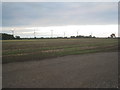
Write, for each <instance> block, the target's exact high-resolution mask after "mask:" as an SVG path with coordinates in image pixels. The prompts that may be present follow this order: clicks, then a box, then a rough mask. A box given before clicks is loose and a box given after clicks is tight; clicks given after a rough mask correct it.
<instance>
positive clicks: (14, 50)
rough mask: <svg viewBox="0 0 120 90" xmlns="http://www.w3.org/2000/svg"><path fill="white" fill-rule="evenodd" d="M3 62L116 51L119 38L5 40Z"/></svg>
mask: <svg viewBox="0 0 120 90" xmlns="http://www.w3.org/2000/svg"><path fill="white" fill-rule="evenodd" d="M2 45H3V47H2V56H3V57H2V58H3V60H2V62H3V63H9V62H20V61H30V60H42V59H45V58H52V57H58V56H65V55H74V54H85V53H95V52H105V51H116V50H117V47H118V40H117V39H95V38H85V39H37V40H36V39H35V40H3V41H2Z"/></svg>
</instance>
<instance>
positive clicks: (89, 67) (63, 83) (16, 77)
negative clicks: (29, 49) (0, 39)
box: [3, 52, 118, 88]
mask: <svg viewBox="0 0 120 90" xmlns="http://www.w3.org/2000/svg"><path fill="white" fill-rule="evenodd" d="M117 86H118V53H117V52H106V53H95V54H84V55H70V56H64V57H58V58H54V59H45V60H41V61H30V62H17V63H9V64H3V88H117Z"/></svg>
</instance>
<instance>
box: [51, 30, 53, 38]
mask: <svg viewBox="0 0 120 90" xmlns="http://www.w3.org/2000/svg"><path fill="white" fill-rule="evenodd" d="M51 38H53V30H51Z"/></svg>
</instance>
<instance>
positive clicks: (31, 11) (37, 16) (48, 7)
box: [2, 2, 118, 37]
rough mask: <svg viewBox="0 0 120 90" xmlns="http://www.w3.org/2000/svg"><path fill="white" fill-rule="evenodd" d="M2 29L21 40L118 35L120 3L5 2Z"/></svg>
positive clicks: (3, 4)
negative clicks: (18, 36)
mask: <svg viewBox="0 0 120 90" xmlns="http://www.w3.org/2000/svg"><path fill="white" fill-rule="evenodd" d="M2 27H3V31H2V32H5V33H9V34H11V30H13V29H14V33H15V35H20V36H21V37H33V36H34V30H35V32H36V36H37V37H50V36H51V30H53V36H54V37H57V36H59V37H61V36H64V32H65V36H68V37H69V36H74V35H77V32H78V34H79V35H90V34H91V33H92V35H93V36H96V37H108V36H109V35H110V34H111V33H115V34H116V35H117V34H118V3H117V2H32V3H31V2H3V3H2Z"/></svg>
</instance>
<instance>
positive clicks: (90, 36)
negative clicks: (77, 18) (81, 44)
mask: <svg viewBox="0 0 120 90" xmlns="http://www.w3.org/2000/svg"><path fill="white" fill-rule="evenodd" d="M71 38H96V37H95V36H92V35H89V36H82V35H79V36H71Z"/></svg>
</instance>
